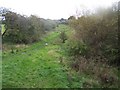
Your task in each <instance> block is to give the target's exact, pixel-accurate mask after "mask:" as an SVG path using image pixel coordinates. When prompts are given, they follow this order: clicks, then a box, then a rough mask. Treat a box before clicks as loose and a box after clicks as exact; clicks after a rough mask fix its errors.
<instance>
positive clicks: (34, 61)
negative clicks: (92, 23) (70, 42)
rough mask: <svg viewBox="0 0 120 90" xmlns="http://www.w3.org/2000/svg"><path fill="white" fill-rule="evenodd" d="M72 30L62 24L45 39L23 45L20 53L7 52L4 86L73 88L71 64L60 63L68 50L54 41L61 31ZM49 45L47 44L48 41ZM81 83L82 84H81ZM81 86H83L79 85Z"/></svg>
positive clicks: (3, 78) (3, 66) (5, 55)
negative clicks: (69, 75)
mask: <svg viewBox="0 0 120 90" xmlns="http://www.w3.org/2000/svg"><path fill="white" fill-rule="evenodd" d="M61 30H65V31H66V32H67V31H68V30H69V28H68V26H65V25H60V26H59V27H58V28H56V31H54V32H50V33H49V34H48V35H47V36H45V37H44V38H43V40H42V41H40V42H38V43H34V44H32V45H28V47H26V48H23V49H22V48H19V49H18V52H16V48H15V49H14V53H11V51H10V50H7V51H5V52H3V57H2V70H3V72H2V82H3V83H2V86H3V87H7V88H10V87H16V88H19V87H20V88H34V87H35V88H69V87H71V86H70V83H69V80H68V74H67V73H68V72H67V71H66V68H67V66H66V65H63V64H61V63H60V59H59V58H60V57H64V53H63V52H64V50H62V48H61V45H60V44H53V43H54V41H55V40H56V39H57V38H58V37H59V34H60V31H61ZM46 42H47V43H48V46H45V43H46ZM77 84H79V83H77ZM78 86H79V87H80V85H78Z"/></svg>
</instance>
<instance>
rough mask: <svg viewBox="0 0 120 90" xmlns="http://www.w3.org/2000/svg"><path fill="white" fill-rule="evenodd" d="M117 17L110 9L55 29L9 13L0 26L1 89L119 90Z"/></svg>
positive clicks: (52, 24)
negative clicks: (0, 29) (80, 89)
mask: <svg viewBox="0 0 120 90" xmlns="http://www.w3.org/2000/svg"><path fill="white" fill-rule="evenodd" d="M118 14H119V12H118V8H117V4H114V5H113V6H112V7H109V8H106V9H105V8H104V9H102V8H99V9H97V10H96V12H95V13H87V12H86V13H85V12H84V14H82V15H81V16H80V17H78V18H75V17H74V16H70V17H69V18H68V20H66V19H61V24H60V21H59V20H58V22H59V25H58V22H57V21H55V20H49V19H47V20H46V19H43V18H39V17H37V16H34V15H31V16H30V17H26V16H23V15H19V14H17V13H15V12H11V11H8V12H7V13H5V14H4V16H5V21H4V22H3V25H2V28H3V29H4V30H3V34H2V37H3V42H4V43H3V47H2V48H3V54H2V58H3V63H2V68H3V73H2V75H3V78H2V81H3V84H2V85H3V87H7V88H11V87H14V88H19V87H22V88H117V87H118V86H119V83H120V81H119V80H120V75H118V74H119V73H120V72H119V71H118V68H119V64H120V60H119V59H118V58H119V53H118ZM4 26H5V28H4ZM8 42H9V43H8Z"/></svg>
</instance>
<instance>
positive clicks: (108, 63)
mask: <svg viewBox="0 0 120 90" xmlns="http://www.w3.org/2000/svg"><path fill="white" fill-rule="evenodd" d="M68 19H69V25H70V26H71V27H73V28H74V29H75V31H74V32H75V33H74V34H72V36H71V37H70V38H69V41H68V42H67V43H66V51H67V52H68V55H69V56H70V57H71V60H72V62H71V67H72V68H73V69H75V70H76V71H77V72H79V73H80V74H81V73H84V74H86V75H88V76H90V77H91V78H92V79H93V80H97V81H98V83H99V85H100V86H99V87H117V86H118V82H119V79H118V75H117V72H118V71H117V68H119V64H120V60H119V58H118V57H119V52H118V8H117V4H114V5H113V6H112V7H109V8H106V9H102V8H99V9H98V10H97V11H96V12H95V13H92V14H91V13H90V14H89V13H86V14H82V16H80V17H78V18H77V19H76V18H75V17H74V16H71V17H69V18H68ZM92 76H94V77H92ZM85 84H86V86H85V87H91V85H93V84H92V82H89V81H88V82H86V83H85ZM87 85H88V86H87Z"/></svg>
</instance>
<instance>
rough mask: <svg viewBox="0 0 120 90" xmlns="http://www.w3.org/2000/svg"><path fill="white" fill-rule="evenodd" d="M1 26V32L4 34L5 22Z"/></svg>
mask: <svg viewBox="0 0 120 90" xmlns="http://www.w3.org/2000/svg"><path fill="white" fill-rule="evenodd" d="M1 27H2V30H1V32H2V34H3V33H4V31H5V25H4V24H2V25H1Z"/></svg>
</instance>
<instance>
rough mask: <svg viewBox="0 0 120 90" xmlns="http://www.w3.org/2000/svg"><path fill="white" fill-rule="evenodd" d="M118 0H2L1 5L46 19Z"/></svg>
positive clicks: (108, 4) (66, 16)
mask: <svg viewBox="0 0 120 90" xmlns="http://www.w3.org/2000/svg"><path fill="white" fill-rule="evenodd" d="M116 1H118V0H0V7H6V8H11V9H13V10H15V11H16V12H18V13H20V14H24V15H28V16H29V15H31V14H33V15H37V16H39V17H41V18H46V19H60V18H68V17H69V16H71V15H75V14H76V10H80V9H84V8H88V9H94V8H96V7H99V6H101V7H106V6H110V5H111V4H112V2H116Z"/></svg>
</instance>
